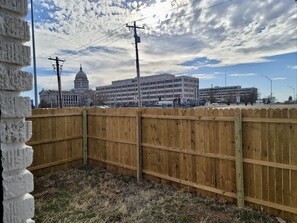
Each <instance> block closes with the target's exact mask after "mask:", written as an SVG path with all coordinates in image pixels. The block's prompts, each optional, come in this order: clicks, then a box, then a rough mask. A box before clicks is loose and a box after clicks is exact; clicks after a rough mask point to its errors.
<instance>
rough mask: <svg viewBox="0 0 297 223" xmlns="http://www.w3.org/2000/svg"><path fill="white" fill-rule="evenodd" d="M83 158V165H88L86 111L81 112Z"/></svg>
mask: <svg viewBox="0 0 297 223" xmlns="http://www.w3.org/2000/svg"><path fill="white" fill-rule="evenodd" d="M82 114H83V119H82V122H83V123H82V124H83V157H84V165H87V164H88V116H87V111H86V110H83V111H82Z"/></svg>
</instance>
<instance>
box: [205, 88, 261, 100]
mask: <svg viewBox="0 0 297 223" xmlns="http://www.w3.org/2000/svg"><path fill="white" fill-rule="evenodd" d="M257 96H258V89H257V88H254V87H251V88H241V86H228V87H213V88H204V89H200V90H199V97H200V100H205V101H215V102H220V101H222V102H223V101H224V102H229V103H234V102H239V101H244V100H250V101H253V102H255V101H256V100H257Z"/></svg>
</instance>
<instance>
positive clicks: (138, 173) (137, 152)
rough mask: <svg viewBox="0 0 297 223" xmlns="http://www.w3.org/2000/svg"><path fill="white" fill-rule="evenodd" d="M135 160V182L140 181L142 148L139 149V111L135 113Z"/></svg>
mask: <svg viewBox="0 0 297 223" xmlns="http://www.w3.org/2000/svg"><path fill="white" fill-rule="evenodd" d="M136 144H137V146H136V149H137V150H136V160H137V173H136V174H137V181H138V182H139V181H141V180H142V148H141V111H140V110H138V111H137V113H136Z"/></svg>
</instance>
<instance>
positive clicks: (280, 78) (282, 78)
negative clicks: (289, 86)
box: [271, 77, 287, 81]
mask: <svg viewBox="0 0 297 223" xmlns="http://www.w3.org/2000/svg"><path fill="white" fill-rule="evenodd" d="M271 79H272V80H274V81H278V80H286V79H287V78H285V77H274V78H271Z"/></svg>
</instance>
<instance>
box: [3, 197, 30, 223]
mask: <svg viewBox="0 0 297 223" xmlns="http://www.w3.org/2000/svg"><path fill="white" fill-rule="evenodd" d="M33 216H34V198H33V196H32V195H30V194H25V195H23V196H21V197H17V198H15V199H12V200H5V201H3V222H4V223H21V222H24V221H25V220H26V219H29V218H32V217H33Z"/></svg>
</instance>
